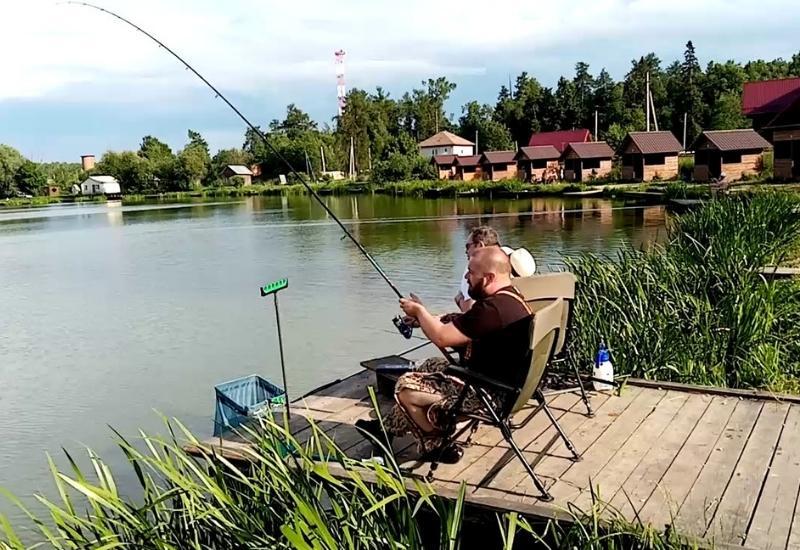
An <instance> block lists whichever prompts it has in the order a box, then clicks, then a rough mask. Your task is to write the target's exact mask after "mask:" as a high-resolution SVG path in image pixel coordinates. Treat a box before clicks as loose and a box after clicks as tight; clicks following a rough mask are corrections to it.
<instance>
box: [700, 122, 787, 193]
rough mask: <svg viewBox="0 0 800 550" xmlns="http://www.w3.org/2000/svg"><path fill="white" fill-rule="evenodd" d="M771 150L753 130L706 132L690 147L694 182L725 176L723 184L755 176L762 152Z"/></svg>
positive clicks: (759, 165) (759, 166) (767, 143)
mask: <svg viewBox="0 0 800 550" xmlns="http://www.w3.org/2000/svg"><path fill="white" fill-rule="evenodd" d="M770 147H772V146H771V145H770V144H769V142H768V141H767V140H765V139H764V138H763V137H761V136H760V135H758V132H756V131H755V130H751V129H746V130H711V131H709V130H706V131H705V132H703V133H701V134H700V135H699V136H697V139H696V140H695V142H694V144H693V145H692V149H694V179H695V181H709V180H711V179H715V178H719V177H720V176H721V175H722V174H725V180H726V181H736V180H740V179H742V177H743V176H745V175H747V174H756V173H758V171H759V169H760V168H761V157H762V155H763V153H764V151H765V150H766V149H769V148H770Z"/></svg>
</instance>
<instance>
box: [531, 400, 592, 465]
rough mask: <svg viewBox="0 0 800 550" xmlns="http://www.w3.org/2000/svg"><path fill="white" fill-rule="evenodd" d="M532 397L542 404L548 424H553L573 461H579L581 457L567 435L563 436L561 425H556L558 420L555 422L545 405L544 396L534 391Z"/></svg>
mask: <svg viewBox="0 0 800 550" xmlns="http://www.w3.org/2000/svg"><path fill="white" fill-rule="evenodd" d="M533 396H534V397H535V398H536V400H537V401H539V403H541V404H542V408H543V409H544V412H545V414H547V418H549V419H550V422H552V423H553V426H555V428H556V430H557V431H558V435H560V436H561V439H563V440H564V444H565V445H566V446H567V449H569V450H570V452H571V453H572V456H573V460H574V461H576V462H577V461H579V460H581V455H579V454H578V451H577V450H575V445H573V444H572V441H570V440H569V437H567V434H565V433H564V430H562V429H561V425H560V424H559V423H558V420H556V417H555V416H553V413H552V411H551V410H550V407H548V406H547V403H546V402H545V399H544V395H542V392H541V390H536V392H535V393H534V394H533Z"/></svg>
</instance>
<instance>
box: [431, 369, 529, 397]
mask: <svg viewBox="0 0 800 550" xmlns="http://www.w3.org/2000/svg"><path fill="white" fill-rule="evenodd" d="M445 372H446V373H447V374H452V375H455V376H457V377H459V378H463V379H464V381H465V382H469V383H470V384H475V385H478V386H483V387H488V388H491V389H496V390H502V391H504V392H508V393H512V394H517V393H519V388H515V387H513V386H509V385H508V384H504V383H503V382H500V381H498V380H494V379H493V378H489V377H488V376H484V375H483V374H480V373H477V372H475V371H471V370H469V369H465V368H463V367H456V366H453V365H450V366H449V367H447V370H446V371H445Z"/></svg>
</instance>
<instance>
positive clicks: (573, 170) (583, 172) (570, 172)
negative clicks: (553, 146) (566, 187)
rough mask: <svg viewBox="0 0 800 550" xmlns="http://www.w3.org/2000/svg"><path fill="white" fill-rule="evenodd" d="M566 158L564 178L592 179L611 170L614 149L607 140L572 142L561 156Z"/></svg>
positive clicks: (602, 175)
mask: <svg viewBox="0 0 800 550" xmlns="http://www.w3.org/2000/svg"><path fill="white" fill-rule="evenodd" d="M561 158H562V159H563V160H564V179H565V180H567V181H590V180H593V179H596V178H603V177H605V176H607V175H608V174H609V173H610V172H611V163H612V160H613V159H614V150H613V149H611V147H610V146H609V145H608V143H606V142H605V141H593V142H590V143H570V144H568V145H567V147H566V149H564V154H563V155H562V157H561Z"/></svg>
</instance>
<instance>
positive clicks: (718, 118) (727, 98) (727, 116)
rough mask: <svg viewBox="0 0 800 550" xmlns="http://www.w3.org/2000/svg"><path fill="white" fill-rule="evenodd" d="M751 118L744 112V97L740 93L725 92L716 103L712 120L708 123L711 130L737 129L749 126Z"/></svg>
mask: <svg viewBox="0 0 800 550" xmlns="http://www.w3.org/2000/svg"><path fill="white" fill-rule="evenodd" d="M749 126H750V120H749V119H747V118H746V117H745V116H744V115H743V114H742V98H741V96H740V95H739V94H732V93H724V94H722V95H721V96H720V97H719V98H718V99H717V101H716V102H715V104H714V111H713V114H712V117H711V121H710V123H709V124H708V127H709V129H711V130H735V129H737V128H747V127H749Z"/></svg>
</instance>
